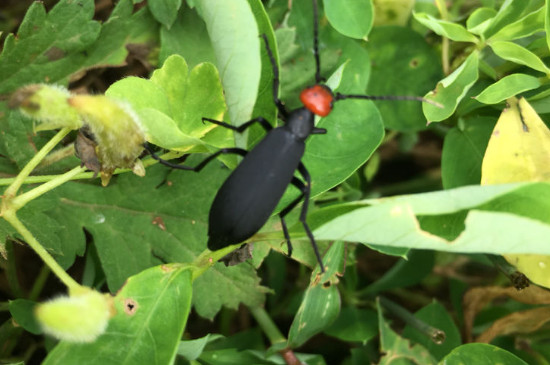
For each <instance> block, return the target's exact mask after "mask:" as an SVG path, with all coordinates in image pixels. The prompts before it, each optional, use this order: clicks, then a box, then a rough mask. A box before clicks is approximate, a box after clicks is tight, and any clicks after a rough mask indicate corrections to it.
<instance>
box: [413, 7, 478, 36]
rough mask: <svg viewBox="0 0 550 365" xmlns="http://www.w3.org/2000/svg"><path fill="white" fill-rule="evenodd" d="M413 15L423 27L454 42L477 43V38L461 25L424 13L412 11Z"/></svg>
mask: <svg viewBox="0 0 550 365" xmlns="http://www.w3.org/2000/svg"><path fill="white" fill-rule="evenodd" d="M413 16H414V18H415V19H416V20H418V21H419V22H420V23H421V24H423V25H424V26H425V27H427V28H429V29H431V30H433V31H434V32H435V33H436V34H438V35H440V36H442V37H447V38H449V39H451V40H453V41H455V42H472V43H477V42H478V41H479V40H478V39H477V37H476V36H474V35H473V34H472V33H470V32H468V30H466V28H464V27H463V26H462V25H460V24H457V23H453V22H449V21H446V20H441V19H437V18H434V17H433V16H431V15H430V14H426V13H413Z"/></svg>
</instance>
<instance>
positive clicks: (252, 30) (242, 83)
mask: <svg viewBox="0 0 550 365" xmlns="http://www.w3.org/2000/svg"><path fill="white" fill-rule="evenodd" d="M196 6H197V9H198V11H199V14H200V15H201V17H202V18H203V20H204V21H205V22H206V28H207V29H208V34H209V36H210V40H211V42H212V46H213V47H214V53H215V54H216V60H217V62H216V66H217V68H218V70H221V73H220V76H221V79H222V84H223V89H224V90H225V97H226V100H227V105H228V108H229V118H230V120H231V122H232V123H233V124H234V125H241V124H242V123H244V122H246V121H248V120H250V119H251V118H252V111H253V110H254V104H255V100H256V98H257V95H258V84H259V82H260V75H261V67H262V65H261V59H260V40H261V39H260V37H259V36H258V33H257V25H256V20H255V19H254V15H253V13H252V10H251V8H250V5H249V4H248V1H246V0H236V1H222V2H220V1H217V0H200V1H196ZM236 135H237V134H236ZM236 138H237V139H239V137H236ZM240 138H242V139H240V140H241V141H244V140H245V139H246V136H242V137H240ZM237 144H238V145H239V144H240V143H237Z"/></svg>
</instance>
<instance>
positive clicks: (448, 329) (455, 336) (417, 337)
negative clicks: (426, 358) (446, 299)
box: [403, 300, 462, 360]
mask: <svg viewBox="0 0 550 365" xmlns="http://www.w3.org/2000/svg"><path fill="white" fill-rule="evenodd" d="M414 316H415V317H416V318H418V319H419V320H421V321H423V322H424V323H426V324H428V325H430V326H432V327H435V328H437V329H439V330H441V331H443V332H445V341H444V342H443V343H441V344H436V343H435V342H433V340H432V339H431V338H429V337H428V336H427V335H426V334H425V333H422V332H420V331H418V330H417V329H415V328H413V327H411V326H408V325H407V326H406V327H405V329H404V330H403V337H406V338H408V339H410V340H412V341H414V342H415V343H419V344H421V345H422V346H424V347H425V348H426V349H427V350H428V351H429V352H430V353H431V354H432V356H433V357H435V358H436V359H437V360H441V359H442V358H443V357H444V356H445V355H447V354H448V353H449V352H451V351H452V350H453V349H454V348H456V347H458V346H460V345H461V344H462V340H461V339H460V332H459V331H458V328H457V327H456V324H455V323H454V321H453V318H452V317H451V316H450V315H449V313H448V312H447V310H446V309H445V307H444V306H443V305H441V304H440V303H439V302H437V301H435V300H434V301H433V302H432V303H430V304H428V305H427V306H425V307H423V308H422V309H420V310H419V311H418V312H416V313H415V314H414Z"/></svg>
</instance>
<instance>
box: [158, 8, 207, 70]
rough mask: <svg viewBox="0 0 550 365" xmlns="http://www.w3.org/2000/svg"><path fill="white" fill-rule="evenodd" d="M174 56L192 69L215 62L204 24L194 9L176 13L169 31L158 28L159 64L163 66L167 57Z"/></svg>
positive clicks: (164, 28)
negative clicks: (204, 63)
mask: <svg viewBox="0 0 550 365" xmlns="http://www.w3.org/2000/svg"><path fill="white" fill-rule="evenodd" d="M182 39H185V42H182V41H181V40H182ZM174 54H178V55H180V56H182V57H183V58H185V60H186V61H187V64H188V65H189V67H194V66H196V65H197V64H199V63H201V62H211V63H215V62H216V56H215V55H214V49H213V48H212V44H211V43H210V38H208V32H207V31H206V24H204V21H203V20H202V19H201V18H200V17H199V15H198V14H197V11H196V9H189V8H185V9H183V10H182V11H180V12H179V13H178V17H177V18H176V20H175V21H174V23H173V24H172V26H171V27H170V29H168V28H166V27H161V28H160V55H159V64H163V63H164V61H165V60H166V59H167V58H168V57H169V56H171V55H174Z"/></svg>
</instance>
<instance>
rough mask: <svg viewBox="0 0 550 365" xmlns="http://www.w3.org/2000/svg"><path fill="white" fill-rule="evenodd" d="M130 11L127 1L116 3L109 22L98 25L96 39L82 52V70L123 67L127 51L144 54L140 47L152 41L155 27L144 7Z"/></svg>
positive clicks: (131, 7)
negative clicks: (85, 56)
mask: <svg viewBox="0 0 550 365" xmlns="http://www.w3.org/2000/svg"><path fill="white" fill-rule="evenodd" d="M132 12H133V6H132V3H131V1H130V0H122V1H119V2H118V3H117V4H116V7H115V8H114V9H113V12H112V13H111V16H110V17H109V19H107V21H106V22H105V23H103V24H102V26H101V32H100V33H99V36H98V37H97V39H96V40H95V42H94V43H93V44H92V45H90V46H89V47H88V49H86V54H87V58H86V60H85V62H84V64H83V65H82V68H84V69H88V68H93V67H96V68H97V67H98V66H101V67H106V66H124V65H126V57H127V56H128V53H129V52H128V50H129V49H144V50H145V51H147V48H146V47H145V46H144V45H143V44H151V43H153V42H156V38H157V32H158V27H159V25H158V23H157V22H155V20H154V19H153V17H152V16H151V13H149V12H148V11H147V8H143V9H141V10H140V11H137V12H136V13H132ZM142 52H143V51H142Z"/></svg>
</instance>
